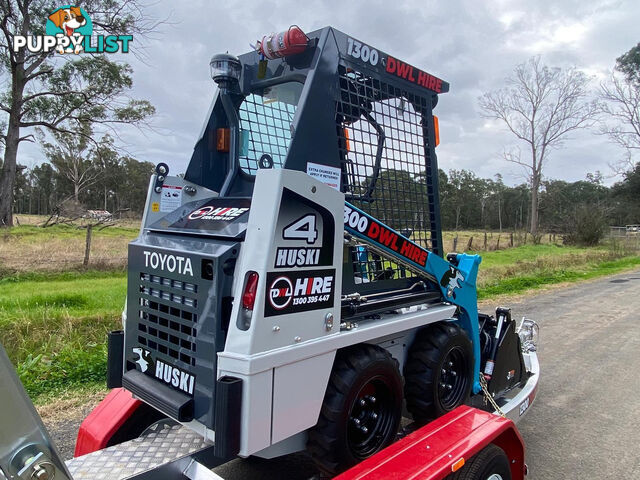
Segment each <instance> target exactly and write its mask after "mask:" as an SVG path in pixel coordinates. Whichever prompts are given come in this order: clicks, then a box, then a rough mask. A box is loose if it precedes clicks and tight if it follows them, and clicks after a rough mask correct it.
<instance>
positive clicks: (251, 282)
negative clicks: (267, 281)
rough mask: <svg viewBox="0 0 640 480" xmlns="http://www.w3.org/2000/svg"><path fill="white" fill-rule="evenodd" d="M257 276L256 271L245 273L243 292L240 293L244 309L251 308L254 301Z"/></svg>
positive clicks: (256, 289)
mask: <svg viewBox="0 0 640 480" xmlns="http://www.w3.org/2000/svg"><path fill="white" fill-rule="evenodd" d="M259 278H260V277H259V276H258V274H257V273H256V272H249V274H248V275H247V280H246V282H245V284H244V292H243V293H242V308H244V309H245V310H253V304H254V303H255V302H256V292H257V291H258V279H259Z"/></svg>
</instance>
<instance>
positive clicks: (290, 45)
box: [256, 25, 309, 60]
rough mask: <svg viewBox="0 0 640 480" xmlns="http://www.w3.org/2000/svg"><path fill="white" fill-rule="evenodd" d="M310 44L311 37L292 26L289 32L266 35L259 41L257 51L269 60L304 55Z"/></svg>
mask: <svg viewBox="0 0 640 480" xmlns="http://www.w3.org/2000/svg"><path fill="white" fill-rule="evenodd" d="M308 44H309V37H307V35H306V34H305V33H304V32H303V31H302V30H301V29H300V27H298V26H297V25H291V26H290V27H289V29H288V30H286V31H284V32H279V33H272V34H271V35H265V36H264V37H262V40H258V43H257V45H256V50H257V51H258V53H260V54H261V55H264V56H265V57H266V58H268V59H269V60H273V59H274V58H282V57H287V56H289V55H295V54H298V53H302V52H304V51H305V50H306V48H307V45H308Z"/></svg>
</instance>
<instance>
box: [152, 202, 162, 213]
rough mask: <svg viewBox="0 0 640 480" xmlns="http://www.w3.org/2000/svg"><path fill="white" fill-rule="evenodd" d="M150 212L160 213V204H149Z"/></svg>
mask: <svg viewBox="0 0 640 480" xmlns="http://www.w3.org/2000/svg"><path fill="white" fill-rule="evenodd" d="M151 211H152V212H159V211H160V204H159V203H158V202H153V203H152V204H151Z"/></svg>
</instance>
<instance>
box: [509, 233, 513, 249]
mask: <svg viewBox="0 0 640 480" xmlns="http://www.w3.org/2000/svg"><path fill="white" fill-rule="evenodd" d="M509 238H510V242H509V245H511V246H512V247H513V232H511V235H510V237H509Z"/></svg>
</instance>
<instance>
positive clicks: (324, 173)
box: [307, 162, 341, 191]
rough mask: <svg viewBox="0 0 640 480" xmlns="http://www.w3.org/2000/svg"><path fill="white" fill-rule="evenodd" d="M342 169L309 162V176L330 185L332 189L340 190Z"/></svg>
mask: <svg viewBox="0 0 640 480" xmlns="http://www.w3.org/2000/svg"><path fill="white" fill-rule="evenodd" d="M340 173H341V172H340V169H339V168H334V167H329V166H328V165H321V164H319V163H313V162H307V175H309V176H310V177H313V178H315V179H316V180H319V181H320V182H322V183H325V184H327V185H329V186H330V187H331V188H335V189H336V190H338V191H339V190H340Z"/></svg>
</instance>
